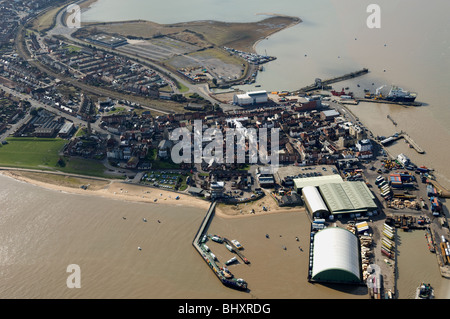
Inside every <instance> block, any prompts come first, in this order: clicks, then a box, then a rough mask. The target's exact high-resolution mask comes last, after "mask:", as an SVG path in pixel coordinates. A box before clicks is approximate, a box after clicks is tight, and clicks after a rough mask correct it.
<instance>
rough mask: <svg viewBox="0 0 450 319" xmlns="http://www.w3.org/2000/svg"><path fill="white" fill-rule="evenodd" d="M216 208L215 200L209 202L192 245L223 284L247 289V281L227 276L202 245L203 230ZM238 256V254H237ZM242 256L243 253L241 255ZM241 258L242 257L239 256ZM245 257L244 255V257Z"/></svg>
mask: <svg viewBox="0 0 450 319" xmlns="http://www.w3.org/2000/svg"><path fill="white" fill-rule="evenodd" d="M215 210H216V202H213V203H211V206H210V207H209V209H208V212H207V213H206V215H205V217H204V218H203V221H202V223H201V225H200V228H199V229H198V231H197V234H196V235H195V237H194V240H193V242H192V245H193V246H194V248H195V249H196V250H197V252H198V253H199V254H200V256H202V258H203V260H204V261H205V262H206V264H207V265H208V266H209V268H211V269H212V271H213V272H214V274H215V275H216V276H217V278H218V279H219V280H220V281H221V282H222V284H223V285H225V286H227V287H230V288H234V289H238V290H244V291H246V290H247V283H246V282H245V280H243V279H242V278H237V279H236V278H229V277H228V278H227V276H226V275H225V273H224V272H223V270H222V269H221V267H219V265H218V264H217V262H216V257H215V256H214V254H213V253H212V252H211V251H210V250H209V249H208V248H206V247H205V245H203V243H204V242H205V241H206V239H207V236H206V234H205V230H206V229H207V228H208V226H209V224H210V222H211V219H212V217H213V216H214V213H215ZM238 256H239V255H238ZM242 256H243V255H242ZM241 258H242V257H241ZM244 258H245V257H244Z"/></svg>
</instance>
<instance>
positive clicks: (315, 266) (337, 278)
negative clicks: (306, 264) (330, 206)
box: [310, 227, 361, 284]
mask: <svg viewBox="0 0 450 319" xmlns="http://www.w3.org/2000/svg"><path fill="white" fill-rule="evenodd" d="M313 247H314V255H313V259H312V265H310V269H311V270H310V271H311V273H310V274H311V279H312V280H313V281H320V282H333V283H355V284H358V283H360V282H361V267H360V258H359V248H358V238H357V237H356V235H355V234H353V233H351V232H350V231H348V230H347V229H344V228H339V227H329V228H325V229H323V230H321V231H319V232H318V233H316V234H315V235H314V243H313Z"/></svg>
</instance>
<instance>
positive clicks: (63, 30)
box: [47, 0, 229, 114]
mask: <svg viewBox="0 0 450 319" xmlns="http://www.w3.org/2000/svg"><path fill="white" fill-rule="evenodd" d="M82 2H84V0H81V1H77V2H75V3H76V4H80V3H82ZM64 12H65V9H62V10H60V11H59V12H58V14H57V16H56V24H55V27H54V28H53V29H52V30H50V31H48V32H47V34H48V35H50V36H56V35H59V36H64V37H65V38H66V39H67V40H68V41H69V42H72V43H74V44H79V45H82V46H86V45H87V44H88V45H90V46H93V47H98V48H100V49H101V50H103V51H109V52H111V53H113V54H115V55H124V56H127V57H129V58H131V59H133V60H135V61H138V62H140V63H143V64H146V65H148V66H149V67H152V68H155V69H157V70H158V69H163V73H165V74H166V75H168V76H169V77H171V78H173V79H175V80H176V81H178V82H179V83H182V84H183V85H184V86H186V87H187V88H188V89H189V90H188V92H183V93H189V92H192V93H197V94H199V95H200V96H202V97H203V98H205V99H207V100H208V101H210V102H211V103H212V104H213V105H214V104H219V105H220V106H222V103H221V102H219V101H217V100H215V99H213V98H212V97H211V96H210V91H209V87H208V85H207V84H191V83H190V82H188V81H185V80H184V79H182V78H181V77H180V76H179V75H178V74H175V73H173V72H171V71H170V70H167V69H165V68H164V67H162V66H161V65H159V64H157V63H154V62H152V61H151V60H148V59H142V58H139V57H137V56H135V55H132V54H127V53H124V52H120V53H119V52H117V51H115V50H111V49H108V48H106V47H102V46H97V45H95V44H93V43H86V42H84V41H81V40H79V39H76V38H74V37H73V36H72V34H73V33H74V32H75V31H76V30H77V29H75V28H68V27H66V26H65V23H64V21H63V16H64ZM171 86H172V89H173V90H174V92H175V93H180V92H179V90H178V88H177V87H176V86H175V85H174V84H173V83H172V85H171ZM228 107H229V106H228ZM157 111H159V112H161V110H157ZM166 114H167V113H166Z"/></svg>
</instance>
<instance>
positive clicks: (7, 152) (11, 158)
mask: <svg viewBox="0 0 450 319" xmlns="http://www.w3.org/2000/svg"><path fill="white" fill-rule="evenodd" d="M7 141H8V144H6V145H2V147H0V166H7V167H18V168H29V169H39V170H57V171H62V172H66V173H72V174H80V175H88V176H97V177H108V176H107V175H106V174H105V173H104V171H105V167H104V165H103V164H102V163H100V162H98V161H95V160H90V159H81V158H70V157H63V159H64V165H63V166H60V165H58V161H59V159H60V156H59V152H60V151H61V150H62V149H63V147H64V145H65V144H66V143H67V140H63V139H58V138H54V139H52V138H28V137H25V138H24V137H17V138H16V137H13V138H8V139H7Z"/></svg>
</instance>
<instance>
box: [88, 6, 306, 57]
mask: <svg viewBox="0 0 450 319" xmlns="http://www.w3.org/2000/svg"><path fill="white" fill-rule="evenodd" d="M95 1H97V0H95ZM256 15H265V16H269V17H285V18H291V19H296V20H294V21H292V23H290V24H288V25H287V26H285V27H284V28H283V29H281V30H276V31H274V32H271V33H269V34H268V35H266V36H265V37H263V38H261V39H259V40H256V42H255V43H253V45H252V51H253V52H254V53H258V52H257V51H256V47H257V46H258V44H259V43H260V42H261V41H263V40H265V39H268V38H269V37H270V36H272V35H274V34H276V33H278V32H281V31H284V30H286V29H289V28H292V27H293V26H296V25H297V24H300V23H302V22H303V20H302V19H301V18H299V17H294V16H287V15H283V14H276V13H256Z"/></svg>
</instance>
